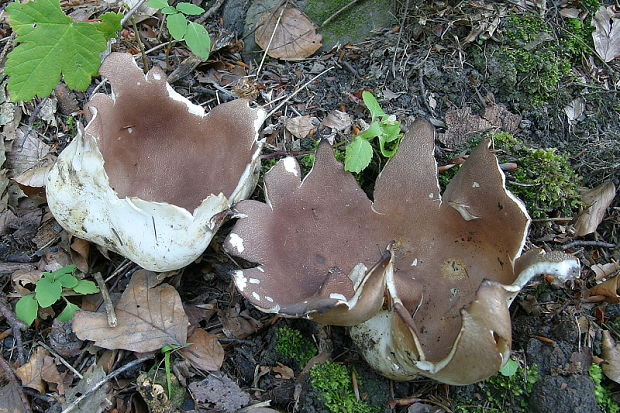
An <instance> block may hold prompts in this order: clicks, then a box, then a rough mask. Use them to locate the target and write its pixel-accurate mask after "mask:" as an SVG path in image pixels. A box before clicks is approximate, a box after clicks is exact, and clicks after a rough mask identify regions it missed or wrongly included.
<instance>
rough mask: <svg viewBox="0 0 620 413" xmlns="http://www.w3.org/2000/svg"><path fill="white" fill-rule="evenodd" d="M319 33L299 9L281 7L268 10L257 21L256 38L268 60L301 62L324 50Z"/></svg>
mask: <svg viewBox="0 0 620 413" xmlns="http://www.w3.org/2000/svg"><path fill="white" fill-rule="evenodd" d="M316 29H317V27H316V25H315V24H314V23H313V22H312V20H310V19H309V18H308V17H306V15H305V14H303V13H302V12H301V11H299V9H296V8H294V7H284V6H281V7H276V8H273V9H270V10H267V11H266V12H265V13H263V14H262V15H261V16H260V17H259V18H258V21H257V22H256V31H255V35H254V37H255V40H256V44H257V45H259V46H260V47H261V49H263V50H266V51H267V54H268V55H269V56H271V57H275V58H277V59H284V60H298V59H304V58H306V57H309V56H311V55H312V54H313V53H314V52H316V51H317V50H318V49H319V48H320V47H321V39H322V38H323V36H321V35H320V34H318V33H317V32H316Z"/></svg>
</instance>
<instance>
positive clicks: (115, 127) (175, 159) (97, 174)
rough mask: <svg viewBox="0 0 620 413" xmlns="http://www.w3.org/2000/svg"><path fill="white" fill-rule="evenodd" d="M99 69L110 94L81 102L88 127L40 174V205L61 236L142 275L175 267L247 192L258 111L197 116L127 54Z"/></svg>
mask: <svg viewBox="0 0 620 413" xmlns="http://www.w3.org/2000/svg"><path fill="white" fill-rule="evenodd" d="M100 73H101V75H102V76H104V77H106V78H107V79H108V80H109V81H110V83H111V85H112V95H111V96H108V95H104V94H96V95H94V96H93V98H92V99H91V100H90V102H89V103H88V105H87V107H86V111H87V112H88V114H87V117H89V123H88V125H87V126H86V127H85V128H80V130H79V131H78V135H77V136H76V137H75V138H74V139H73V141H72V142H71V143H70V144H69V145H68V146H67V148H66V149H65V150H64V151H63V152H62V153H61V154H60V156H59V158H58V161H57V163H56V165H55V166H54V167H53V169H52V170H51V172H50V173H49V176H48V182H47V186H46V191H47V200H48V204H49V207H50V209H51V211H52V213H53V214H54V217H55V218H56V220H57V221H58V222H59V223H60V224H61V225H62V226H63V227H64V228H65V229H66V230H67V231H69V232H70V233H72V234H74V235H76V236H78V237H80V238H83V239H86V240H89V241H91V242H93V243H95V244H98V245H100V246H102V247H105V248H107V249H110V250H112V251H114V252H117V253H119V254H121V255H123V256H125V257H126V258H129V259H131V260H132V261H134V262H136V263H137V264H139V265H140V266H142V267H144V268H145V269H148V270H151V271H169V270H174V269H178V268H181V267H184V266H186V265H188V264H190V263H191V262H192V261H194V260H195V259H196V258H197V257H198V256H199V255H200V254H201V253H202V252H203V251H204V250H205V249H206V247H207V246H208V245H209V242H210V240H211V238H212V236H213V234H214V233H215V231H216V230H217V229H218V228H219V226H220V225H221V223H222V220H223V215H224V214H221V212H222V211H225V210H227V209H228V208H229V207H230V205H231V204H232V203H233V202H237V201H239V200H242V199H245V198H247V197H248V196H249V195H250V194H251V192H252V191H253V189H254V186H255V185H256V182H257V177H258V175H257V173H258V170H259V169H260V159H259V154H260V150H261V147H262V142H261V141H259V140H258V129H259V127H260V126H261V124H262V122H263V120H264V117H265V112H264V111H263V110H262V109H254V108H251V107H250V106H249V103H248V101H247V100H243V99H239V100H234V101H231V102H228V103H225V104H222V105H219V106H217V107H215V108H214V109H213V110H211V111H210V112H209V113H208V114H205V111H204V109H203V108H202V107H200V106H198V105H194V104H192V103H191V102H190V101H189V100H187V99H185V98H184V97H182V96H181V95H180V94H178V93H177V92H175V91H174V90H173V89H172V87H170V85H169V84H168V83H167V82H166V75H165V74H164V72H163V71H162V70H161V69H159V68H157V67H156V68H153V69H151V70H150V71H149V72H148V73H147V74H146V75H145V74H144V73H143V72H142V69H140V68H139V67H138V66H137V65H136V64H135V62H134V59H133V57H132V56H131V55H129V54H124V53H112V54H110V55H109V56H108V57H107V58H106V59H105V61H104V62H103V64H102V66H101V69H100Z"/></svg>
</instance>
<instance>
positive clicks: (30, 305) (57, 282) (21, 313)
mask: <svg viewBox="0 0 620 413" xmlns="http://www.w3.org/2000/svg"><path fill="white" fill-rule="evenodd" d="M75 268H76V267H75V265H67V266H66V267H63V268H61V269H59V270H56V271H54V272H44V273H43V276H42V277H41V278H40V279H39V281H37V283H36V286H35V289H34V294H28V295H25V296H23V297H22V298H20V299H19V300H18V301H17V304H16V305H15V314H16V315H17V318H19V319H20V320H21V321H23V322H24V323H26V324H27V325H31V324H32V322H33V321H34V319H35V318H37V312H38V311H39V307H42V308H46V307H49V306H51V305H53V304H54V303H56V302H57V301H58V300H60V299H61V298H63V299H64V300H65V301H66V303H67V304H66V306H65V308H64V310H62V312H61V313H60V314H59V315H58V317H57V318H58V320H59V321H69V320H71V319H72V318H73V314H74V313H75V312H76V311H77V310H79V309H80V307H79V306H77V305H75V304H73V303H71V302H69V301H68V300H67V299H66V298H64V297H63V296H62V292H63V289H67V290H73V292H75V293H78V294H84V295H86V294H95V293H98V292H99V288H97V286H96V285H95V283H94V282H92V281H87V280H78V279H77V278H76V277H75V276H74V275H73V271H74V270H75Z"/></svg>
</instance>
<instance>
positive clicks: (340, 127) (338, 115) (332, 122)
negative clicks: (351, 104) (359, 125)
mask: <svg viewBox="0 0 620 413" xmlns="http://www.w3.org/2000/svg"><path fill="white" fill-rule="evenodd" d="M352 123H353V122H352V121H351V116H350V115H349V114H348V113H346V112H341V111H339V110H337V109H334V110H332V111H331V112H329V114H328V115H327V116H326V117H325V119H323V122H321V126H325V127H328V128H332V129H336V130H337V131H345V130H348V129H349V128H350V127H351V125H352Z"/></svg>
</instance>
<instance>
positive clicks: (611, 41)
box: [592, 6, 620, 62]
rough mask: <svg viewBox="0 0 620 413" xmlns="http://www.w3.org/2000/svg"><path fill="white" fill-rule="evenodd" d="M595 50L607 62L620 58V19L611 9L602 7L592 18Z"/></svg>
mask: <svg viewBox="0 0 620 413" xmlns="http://www.w3.org/2000/svg"><path fill="white" fill-rule="evenodd" d="M592 24H593V25H594V31H593V32H592V39H593V40H594V49H596V53H597V54H598V55H599V57H600V58H601V59H602V60H603V61H605V62H611V61H612V60H613V59H614V58H616V57H618V56H620V19H619V18H618V17H617V16H616V13H614V11H613V9H612V8H611V7H604V6H601V7H600V8H599V9H598V11H597V12H596V14H594V17H593V18H592Z"/></svg>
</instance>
